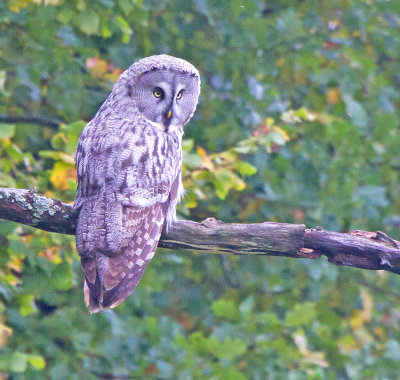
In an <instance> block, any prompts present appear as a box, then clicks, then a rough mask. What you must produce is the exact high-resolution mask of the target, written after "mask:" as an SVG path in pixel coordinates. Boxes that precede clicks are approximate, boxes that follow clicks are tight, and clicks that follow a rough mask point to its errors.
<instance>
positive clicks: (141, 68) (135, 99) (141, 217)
mask: <svg viewBox="0 0 400 380" xmlns="http://www.w3.org/2000/svg"><path fill="white" fill-rule="evenodd" d="M160 94H161V95H162V96H161V95H160ZM199 94H200V77H199V73H198V71H197V70H196V69H195V68H194V66H192V65H191V64H190V63H188V62H186V61H184V60H182V59H179V58H174V57H170V56H166V55H160V56H152V57H148V58H144V59H142V60H140V61H138V62H136V63H134V64H133V65H132V66H131V67H130V68H129V69H128V70H127V71H125V72H124V73H123V74H122V75H121V77H120V79H119V80H118V81H117V83H116V84H115V86H114V88H113V91H112V93H111V94H110V96H109V97H108V98H107V100H106V101H105V102H104V104H103V105H102V106H101V108H100V109H99V111H98V112H97V114H96V116H95V117H94V118H93V120H91V121H90V122H89V123H88V124H87V126H86V127H85V129H84V130H83V132H82V134H81V136H80V138H79V143H78V148H77V152H76V166H77V173H78V191H77V196H76V199H75V202H74V207H75V208H77V209H80V215H79V218H78V225H77V230H76V246H77V250H78V253H79V255H80V256H81V263H82V269H83V271H84V274H85V288H84V293H85V301H86V304H87V306H88V307H89V310H90V311H91V312H92V313H94V312H98V311H100V310H101V309H105V308H109V307H115V306H118V305H119V304H120V303H121V302H122V301H123V300H124V299H125V298H126V297H128V295H129V294H130V293H131V292H132V291H133V289H134V288H135V287H136V285H137V284H138V282H139V280H140V278H141V277H142V275H143V273H144V270H145V268H146V265H147V264H148V262H149V261H150V260H151V258H152V257H153V255H154V252H155V250H156V248H157V244H158V241H159V238H160V235H161V232H162V229H163V226H164V224H167V225H170V224H171V223H173V220H174V219H175V214H176V206H177V204H178V202H179V198H180V196H181V195H182V192H183V186H182V180H181V166H182V147H181V143H182V135H183V126H184V125H185V124H186V123H187V122H188V121H189V119H190V118H191V117H192V115H193V113H194V111H195V109H196V105H197V101H198V96H199ZM156 95H157V96H156ZM158 95H160V96H158Z"/></svg>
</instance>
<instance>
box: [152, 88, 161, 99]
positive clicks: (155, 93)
mask: <svg viewBox="0 0 400 380" xmlns="http://www.w3.org/2000/svg"><path fill="white" fill-rule="evenodd" d="M153 95H154V96H155V97H156V98H161V96H162V90H160V89H159V88H156V89H155V90H154V91H153Z"/></svg>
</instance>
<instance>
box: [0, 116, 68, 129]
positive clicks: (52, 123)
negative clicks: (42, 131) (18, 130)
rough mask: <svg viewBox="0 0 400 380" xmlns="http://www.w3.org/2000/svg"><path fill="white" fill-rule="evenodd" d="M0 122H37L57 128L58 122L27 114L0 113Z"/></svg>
mask: <svg viewBox="0 0 400 380" xmlns="http://www.w3.org/2000/svg"><path fill="white" fill-rule="evenodd" d="M0 123H7V124H12V123H21V124H37V125H41V126H43V127H51V128H58V127H59V126H60V123H58V122H56V121H51V120H45V119H41V118H39V117H29V116H4V115H0Z"/></svg>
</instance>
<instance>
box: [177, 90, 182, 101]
mask: <svg viewBox="0 0 400 380" xmlns="http://www.w3.org/2000/svg"><path fill="white" fill-rule="evenodd" d="M182 95H183V90H180V91H179V92H178V95H176V98H177V99H180V98H181V97H182Z"/></svg>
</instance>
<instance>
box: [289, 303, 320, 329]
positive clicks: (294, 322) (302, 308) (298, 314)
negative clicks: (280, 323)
mask: <svg viewBox="0 0 400 380" xmlns="http://www.w3.org/2000/svg"><path fill="white" fill-rule="evenodd" d="M316 315H317V312H316V310H315V303H314V302H304V303H298V304H296V305H294V307H293V309H292V310H290V311H288V313H287V314H286V318H285V324H286V325H287V326H290V327H296V326H301V325H308V324H309V323H310V322H312V320H313V319H314V318H315V317H316Z"/></svg>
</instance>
